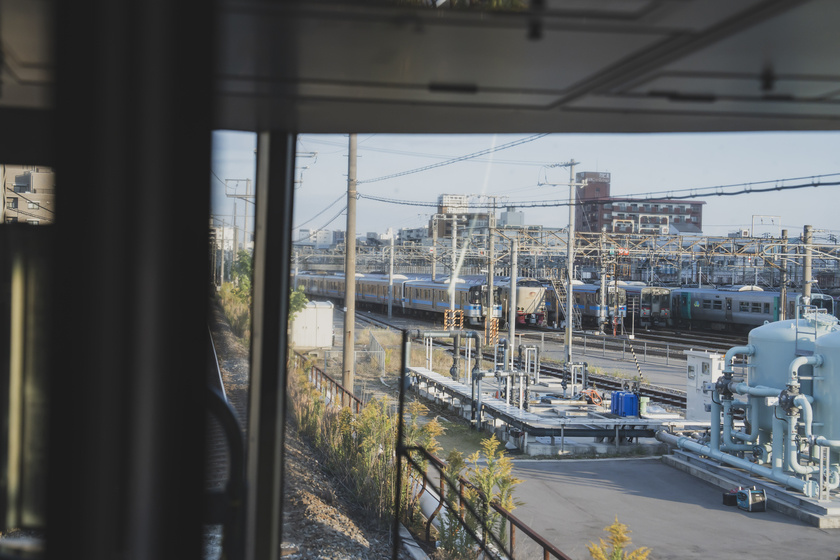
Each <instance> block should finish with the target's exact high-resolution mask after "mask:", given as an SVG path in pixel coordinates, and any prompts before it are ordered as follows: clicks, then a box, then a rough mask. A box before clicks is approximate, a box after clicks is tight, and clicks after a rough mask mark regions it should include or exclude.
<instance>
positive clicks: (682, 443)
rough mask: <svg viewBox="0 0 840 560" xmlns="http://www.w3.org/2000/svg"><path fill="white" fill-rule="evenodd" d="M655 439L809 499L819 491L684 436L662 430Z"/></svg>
mask: <svg viewBox="0 0 840 560" xmlns="http://www.w3.org/2000/svg"><path fill="white" fill-rule="evenodd" d="M656 439H658V440H659V441H661V442H664V443H667V444H669V445H674V446H676V447H679V448H681V449H687V450H689V451H692V452H694V453H697V454H700V455H706V456H707V457H709V458H711V459H714V460H716V461H721V462H723V463H727V464H729V465H732V466H733V467H738V468H741V469H744V470H745V471H747V472H749V473H751V474H755V475H758V476H763V477H764V478H769V479H770V480H774V481H776V482H778V483H779V484H784V485H785V486H789V487H791V488H793V489H795V490H798V491H799V492H802V493H803V494H805V495H806V496H808V497H809V498H810V497H813V496H816V495H817V493H818V491H819V488H818V485H817V483H816V482H814V481H811V480H807V481H806V480H802V479H801V478H797V477H795V476H790V475H785V474H780V473H776V472H774V471H773V469H769V468H767V467H763V466H761V465H757V464H755V463H753V462H751V461H748V460H746V459H741V458H739V457H735V456H732V455H729V454H728V453H723V452H722V451H718V450H715V449H712V448H711V447H709V446H708V445H702V444H700V443H697V442H696V441H693V440H691V439H689V438H687V437H685V436H676V435H674V434H669V433H668V432H666V431H664V430H660V431H658V432H656Z"/></svg>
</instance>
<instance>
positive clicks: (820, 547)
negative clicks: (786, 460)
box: [514, 458, 840, 560]
mask: <svg viewBox="0 0 840 560" xmlns="http://www.w3.org/2000/svg"><path fill="white" fill-rule="evenodd" d="M514 474H515V476H517V477H519V478H521V479H524V480H525V482H523V483H522V484H521V485H519V486H518V487H517V491H516V495H517V497H519V498H520V499H522V500H523V501H525V502H526V505H524V506H521V507H519V508H517V509H516V510H515V511H514V515H516V516H517V517H519V518H520V519H521V520H522V521H524V522H525V523H527V524H529V525H530V526H531V527H532V528H533V529H535V530H536V531H537V532H538V533H540V534H541V535H543V536H544V537H546V538H547V539H548V540H549V541H550V542H551V543H552V544H554V545H555V546H557V547H558V548H559V549H560V550H562V551H563V552H564V553H566V554H567V555H569V556H570V557H571V558H574V559H575V560H578V559H580V560H583V559H589V558H590V556H589V553H588V552H587V550H586V545H587V544H588V543H589V542H597V541H598V539H599V538H602V537H603V538H606V537H607V536H608V535H607V533H606V532H605V531H604V530H603V529H604V527H606V526H607V525H610V524H611V523H612V522H613V520H614V519H615V517H616V516H618V520H619V521H621V522H622V523H625V524H626V525H628V526H629V528H630V530H631V531H632V533H631V534H630V537H631V538H632V539H633V544H632V545H631V547H630V549H631V550H633V549H635V548H637V547H639V546H647V547H650V548H651V549H652V550H653V552H652V553H651V555H650V559H651V560H654V559H669V560H679V559H699V558H703V559H709V558H714V559H729V558H761V559H769V558H772V559H781V558H796V559H799V558H808V559H826V560H835V559H836V557H837V555H838V553H840V529H817V528H815V527H811V526H809V525H805V524H804V523H802V522H800V521H797V520H795V519H793V518H790V517H787V516H785V515H782V514H781V513H778V512H775V511H766V512H761V513H758V512H756V513H748V512H744V511H741V510H739V509H737V508H736V507H727V506H724V505H723V503H722V497H721V492H720V491H719V490H718V489H716V488H715V487H713V486H711V485H709V484H707V483H705V482H702V481H700V480H698V479H696V478H694V477H692V476H690V475H688V474H686V473H683V472H681V471H678V470H676V469H673V468H671V467H668V466H667V465H664V464H662V463H661V462H660V461H659V459H657V458H652V459H600V460H582V461H516V467H515V471H514ZM525 541H526V537H524V536H518V537H517V542H518V543H520V544H521V546H522V547H525V546H528V545H526V543H525ZM529 544H530V543H529ZM517 556H518V557H521V558H538V557H541V556H540V555H538V554H537V553H536V551H535V550H534V549H533V548H529V549H524V548H523V549H522V550H521V551H520V550H518V554H517Z"/></svg>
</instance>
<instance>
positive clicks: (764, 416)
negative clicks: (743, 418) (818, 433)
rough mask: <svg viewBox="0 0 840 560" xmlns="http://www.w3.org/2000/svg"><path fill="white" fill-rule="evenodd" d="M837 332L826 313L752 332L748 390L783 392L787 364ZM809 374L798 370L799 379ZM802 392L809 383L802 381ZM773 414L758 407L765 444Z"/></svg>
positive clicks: (809, 370) (804, 369)
mask: <svg viewBox="0 0 840 560" xmlns="http://www.w3.org/2000/svg"><path fill="white" fill-rule="evenodd" d="M837 330H838V322H837V319H835V318H834V317H832V316H830V315H826V314H819V315H816V316H814V315H812V316H811V317H809V318H800V319H790V320H786V321H776V322H774V323H767V324H766V325H762V326H760V327H757V328H755V329H753V330H752V331H750V335H749V343H750V344H751V345H753V346H755V354H754V355H753V356H751V357H750V359H749V364H750V366H751V367H750V368H749V369H748V374H747V382H748V383H749V385H750V387H756V386H759V385H761V386H765V387H773V388H776V389H779V390H781V389H784V388H785V386H786V385H787V383H788V379H789V377H790V363H791V362H792V361H793V359H794V358H796V357H797V356H799V355H808V354H812V353H814V352H815V351H816V342H821V341H822V339H823V338H825V337H827V336H829V335H830V334H831V333H834V332H837ZM815 337H816V338H815ZM812 373H813V368H812V367H811V366H803V367H802V368H800V370H799V374H800V375H801V376H810V375H812ZM802 389H803V392H805V393H810V390H811V383H810V382H807V383H805V382H803V387H802ZM773 414H774V411H773V407H766V406H762V408H761V410H760V411H759V413H758V424H759V426H758V427H759V430H761V431H763V432H765V436H766V437H767V438H768V441H769V435H770V432H771V431H772V427H773Z"/></svg>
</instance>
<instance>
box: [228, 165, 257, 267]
mask: <svg viewBox="0 0 840 560" xmlns="http://www.w3.org/2000/svg"><path fill="white" fill-rule="evenodd" d="M229 183H232V184H233V191H232V192H231V191H230V186H229ZM239 183H245V194H239V192H238V191H239ZM225 196H226V197H227V198H232V199H233V257H232V258H231V260H232V261H233V260H237V253H238V252H239V227H238V226H237V225H236V221H237V220H238V219H239V213H238V212H237V209H236V208H237V204H236V203H237V201H238V200H239V199H242V200H244V201H245V202H250V203H251V204H254V201H253V199H254V198H255V195H252V194H251V179H225ZM243 211H244V213H243V219H244V221H245V225H244V231H243V232H242V248H243V249H244V250H247V249H248V206H247V205H245V206H244V208H243Z"/></svg>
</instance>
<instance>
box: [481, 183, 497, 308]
mask: <svg viewBox="0 0 840 560" xmlns="http://www.w3.org/2000/svg"><path fill="white" fill-rule="evenodd" d="M488 225H489V226H490V229H489V232H488V233H489V237H490V243H489V246H488V247H487V256H488V261H489V262H488V264H487V317H486V318H485V319H484V321H485V323H486V324H490V323H492V322H493V320H494V319H495V317H493V305H494V303H495V302H494V301H493V299H494V294H493V282H494V281H495V276H496V272H495V270H494V269H493V268H494V264H495V259H496V239H495V238H496V197H493V214H491V216H490V223H489V224H488Z"/></svg>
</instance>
